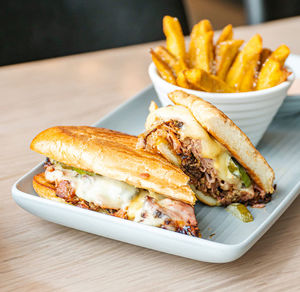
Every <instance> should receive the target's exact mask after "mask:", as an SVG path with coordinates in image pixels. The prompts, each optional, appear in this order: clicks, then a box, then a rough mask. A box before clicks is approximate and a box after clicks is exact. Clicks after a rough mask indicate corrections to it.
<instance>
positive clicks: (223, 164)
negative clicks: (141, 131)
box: [146, 105, 239, 184]
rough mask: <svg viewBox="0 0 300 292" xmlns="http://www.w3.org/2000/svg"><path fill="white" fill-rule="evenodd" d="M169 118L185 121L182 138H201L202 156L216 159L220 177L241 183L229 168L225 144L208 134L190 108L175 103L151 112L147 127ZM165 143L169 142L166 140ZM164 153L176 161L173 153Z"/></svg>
mask: <svg viewBox="0 0 300 292" xmlns="http://www.w3.org/2000/svg"><path fill="white" fill-rule="evenodd" d="M168 120H174V121H180V122H183V126H182V127H181V128H180V129H179V130H178V134H179V135H180V139H181V140H184V139H185V138H192V139H200V140H201V157H203V158H209V159H212V160H213V161H214V167H215V169H216V170H217V173H218V177H219V178H220V179H222V180H224V181H226V182H229V183H234V184H237V183H239V180H238V179H237V178H236V177H235V176H234V175H232V173H231V172H230V171H229V169H228V163H229V159H230V158H231V155H230V153H229V152H228V151H227V149H226V148H225V147H224V146H223V145H221V144H220V143H219V142H218V141H217V140H215V139H214V138H213V137H211V136H210V135H209V134H208V132H207V131H206V130H205V129H204V128H203V127H202V126H201V125H200V124H199V122H198V121H197V120H196V119H195V118H194V116H193V115H192V113H191V112H190V111H189V109H188V108H186V107H184V106H181V105H174V106H168V107H162V108H159V109H156V110H154V111H152V112H150V114H149V116H148V118H147V122H146V128H147V130H149V129H151V128H153V127H155V126H157V125H158V124H160V123H161V122H162V121H168ZM164 143H167V142H166V141H165V142H164ZM165 148H166V147H165ZM163 155H164V156H166V157H168V160H170V161H172V162H173V163H174V157H173V155H170V154H169V153H168V152H167V151H164V153H163Z"/></svg>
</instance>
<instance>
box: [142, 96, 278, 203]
mask: <svg viewBox="0 0 300 292" xmlns="http://www.w3.org/2000/svg"><path fill="white" fill-rule="evenodd" d="M169 98H170V100H171V101H173V103H174V104H175V105H171V106H167V107H162V108H158V107H157V105H156V104H155V103H152V104H151V106H150V113H149V115H148V117H147V120H146V125H145V128H146V132H145V133H143V134H141V135H140V136H139V142H138V144H137V147H138V148H143V149H145V150H147V151H149V152H152V153H159V154H161V155H162V156H164V157H165V158H166V159H168V160H169V161H170V162H172V163H173V164H174V165H176V166H178V167H180V168H181V169H182V170H183V171H184V172H185V174H187V175H188V176H189V177H190V184H191V186H192V188H193V189H194V190H195V193H196V195H197V197H198V198H199V200H200V201H202V202H203V203H205V204H207V205H211V206H216V205H224V206H227V205H229V204H231V203H244V204H246V205H252V206H253V205H257V204H264V203H267V202H268V201H270V200H271V195H272V193H273V192H274V188H273V182H274V171H273V170H272V168H271V167H270V166H269V164H268V163H267V162H266V160H265V159H264V158H263V156H262V155H261V154H260V153H259V151H258V150H257V149H255V147H254V146H253V144H252V143H251V142H250V140H249V138H248V137H247V136H246V135H245V134H244V133H243V132H242V131H241V130H240V129H239V128H238V127H237V126H236V125H235V124H234V122H233V121H232V120H230V119H229V118H228V117H227V116H226V115H225V114H224V113H223V112H221V111H220V110H218V109H217V108H216V107H215V106H213V105H212V104H210V103H209V102H206V101H204V100H202V99H201V98H199V97H197V96H193V95H189V94H187V93H185V92H183V91H179V90H177V91H174V92H171V93H170V94H169Z"/></svg>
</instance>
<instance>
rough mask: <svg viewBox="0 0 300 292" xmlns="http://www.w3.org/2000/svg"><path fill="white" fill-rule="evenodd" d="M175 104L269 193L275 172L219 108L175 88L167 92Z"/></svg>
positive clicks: (271, 191) (271, 190) (271, 189)
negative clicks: (184, 109)
mask: <svg viewBox="0 0 300 292" xmlns="http://www.w3.org/2000/svg"><path fill="white" fill-rule="evenodd" d="M169 98H170V99H171V100H172V101H173V102H174V103H175V104H176V105H181V106H185V107H187V108H188V109H189V110H190V112H191V113H192V115H193V116H194V118H195V119H196V120H197V121H198V122H199V123H200V124H201V126H202V127H203V128H204V129H205V130H206V131H207V132H208V133H209V134H210V135H211V136H213V137H214V138H215V139H216V140H217V141H218V142H220V143H221V144H222V145H223V146H225V147H226V148H227V150H228V151H229V152H230V153H231V155H232V156H233V157H234V158H235V159H236V160H237V161H238V162H239V163H240V164H241V165H242V166H243V167H244V168H245V170H246V171H247V172H248V174H249V175H250V176H251V178H252V179H253V180H254V181H255V182H256V184H257V185H258V186H259V187H260V188H262V189H263V190H264V191H265V192H267V193H273V192H274V189H273V181H274V178H275V174H274V171H273V169H272V168H271V167H270V166H269V164H268V163H267V161H266V160H265V159H264V157H263V156H262V155H261V154H260V153H259V151H258V150H257V149H256V148H255V147H254V146H253V144H252V143H251V141H250V140H249V138H248V137H247V136H246V134H245V133H244V132H243V131H242V130H241V129H240V128H239V127H238V126H236V125H235V123H234V122H233V121H232V120H231V119H230V118H228V117H227V116H226V115H225V114H224V113H223V112H222V111H220V110H219V109H217V108H216V107H215V106H213V105H212V104H210V103H209V102H207V101H204V100H203V99H201V98H199V97H197V96H194V95H190V94H187V93H185V92H183V91H180V90H176V91H173V92H171V93H170V94H169Z"/></svg>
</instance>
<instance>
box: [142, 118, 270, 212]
mask: <svg viewBox="0 0 300 292" xmlns="http://www.w3.org/2000/svg"><path fill="white" fill-rule="evenodd" d="M182 126H183V123H182V122H178V121H173V120H171V121H169V122H164V123H162V124H161V125H159V126H157V127H156V128H154V129H153V130H151V131H149V132H146V133H145V134H144V135H143V136H141V139H140V141H139V147H141V148H144V149H146V150H149V151H153V150H155V149H156V143H157V139H166V140H167V141H168V143H169V145H170V146H171V147H172V149H173V150H174V152H175V153H176V154H177V155H178V156H179V157H180V158H181V168H182V170H183V171H184V172H185V173H186V174H187V175H188V176H189V177H190V183H191V184H193V185H194V186H195V187H196V189H197V190H199V191H202V192H204V193H206V194H208V195H210V196H212V197H213V198H215V199H217V200H218V201H219V202H220V203H221V204H222V205H225V206H226V205H229V204H231V203H233V202H240V203H245V204H248V205H254V204H261V203H267V202H269V201H270V200H271V194H266V193H265V192H264V191H263V190H262V189H260V188H259V187H258V186H257V185H256V184H255V183H254V182H252V183H253V188H251V190H249V189H246V188H241V189H239V188H237V187H236V186H235V185H233V184H230V183H228V182H225V181H224V180H221V179H220V178H218V175H217V171H216V169H215V168H214V163H213V160H212V159H208V158H202V157H201V140H197V139H191V138H185V139H184V140H181V139H180V136H179V135H178V134H177V133H178V130H179V129H180V128H181V127H182Z"/></svg>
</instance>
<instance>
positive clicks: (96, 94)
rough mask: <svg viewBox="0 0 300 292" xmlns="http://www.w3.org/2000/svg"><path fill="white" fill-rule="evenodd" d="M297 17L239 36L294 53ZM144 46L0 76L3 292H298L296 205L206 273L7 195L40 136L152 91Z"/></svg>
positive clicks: (32, 159)
mask: <svg viewBox="0 0 300 292" xmlns="http://www.w3.org/2000/svg"><path fill="white" fill-rule="evenodd" d="M299 30H300V17H296V18H291V19H286V20H281V21H276V22H273V23H267V24H263V25H259V26H252V27H241V28H238V29H236V30H235V31H236V37H237V38H239V37H240V38H246V39H249V37H250V36H251V35H253V34H254V33H255V32H259V33H260V34H262V36H263V39H264V46H267V47H271V48H275V47H276V46H277V45H279V44H280V43H282V42H284V43H286V44H287V45H289V47H290V48H291V51H292V52H293V53H296V54H297V53H298V54H300V40H299V37H298V35H299ZM155 45H156V44H143V45H138V46H131V47H126V48H120V49H113V50H107V51H101V52H95V53H89V54H82V55H75V56H70V57H64V58H57V59H51V60H45V61H41V62H32V63H25V64H20V65H14V66H7V67H2V68H0V90H1V106H0V125H1V127H0V129H1V130H0V133H1V140H0V146H1V154H0V155H1V163H0V174H1V178H0V189H1V190H2V191H1V205H0V214H1V217H0V218H1V220H0V290H1V291H53V290H56V289H59V291H108V290H110V291H199V290H201V291H204V290H205V291H219V290H222V291H245V290H249V291H250V290H251V291H258V290H263V289H264V290H265V291H295V290H296V287H297V285H298V287H299V286H300V282H299V278H300V273H299V270H300V247H299V246H300V236H299V225H300V220H299V219H300V215H299V214H300V204H299V203H300V199H299V198H298V199H297V200H296V201H294V203H293V204H292V206H291V207H290V208H289V209H288V210H287V211H286V212H285V213H284V215H283V216H282V217H281V218H280V219H279V220H278V222H277V223H276V224H275V225H274V226H273V227H272V228H271V229H270V230H269V231H268V232H267V233H266V234H265V235H264V236H263V238H262V239H261V240H259V241H258V242H257V243H256V244H255V246H254V247H253V248H252V249H251V250H250V251H249V252H248V253H247V254H246V255H244V256H243V257H242V258H240V259H239V260H237V261H235V262H233V263H228V264H208V263H203V262H197V261H193V260H189V259H185V258H180V257H177V256H173V255H168V254H164V253H160V252H156V251H152V250H148V249H145V248H141V247H136V246H133V245H129V244H125V243H121V242H118V241H114V240H110V239H106V238H102V237H100V236H96V235H92V234H87V233H84V232H80V231H77V230H73V229H70V228H66V227H63V226H59V225H56V224H53V223H49V222H46V221H43V220H41V219H39V218H37V217H34V216H32V215H31V214H29V213H27V212H25V211H24V210H22V209H21V208H19V207H18V206H17V205H16V204H15V202H14V201H13V200H12V198H11V191H10V190H11V186H12V184H13V182H14V181H16V179H17V178H19V177H20V176H21V175H23V174H24V173H25V172H27V171H28V170H30V169H31V168H32V167H33V166H35V165H36V164H37V163H38V162H40V161H41V159H42V158H41V156H39V155H37V154H36V153H33V152H31V151H30V150H29V143H30V141H31V139H32V138H33V137H34V135H35V134H37V133H38V132H39V131H41V130H43V129H45V128H47V127H50V126H53V125H57V124H65V125H90V124H92V123H93V122H95V121H97V120H98V119H99V118H101V117H102V116H103V115H105V114H106V113H108V112H110V111H111V110H113V109H114V108H115V107H116V106H117V105H119V104H120V103H122V102H124V101H125V100H127V99H129V98H130V97H131V96H132V95H134V94H136V93H137V92H138V91H140V90H141V89H143V88H144V87H145V86H146V85H148V84H149V83H150V80H149V77H148V74H147V67H148V64H149V62H150V58H149V54H148V50H149V48H150V47H154V46H155Z"/></svg>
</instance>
